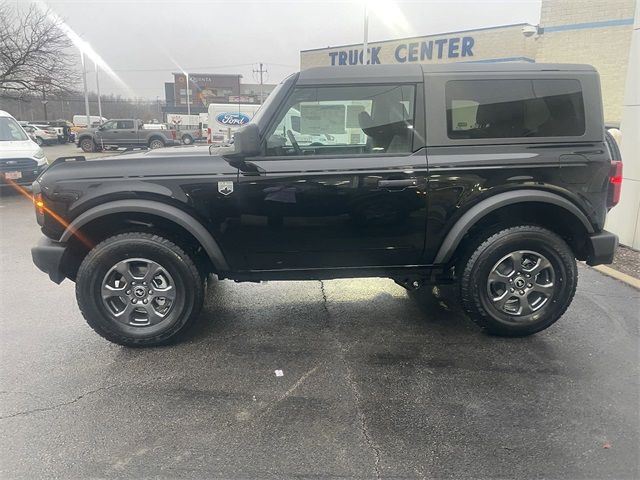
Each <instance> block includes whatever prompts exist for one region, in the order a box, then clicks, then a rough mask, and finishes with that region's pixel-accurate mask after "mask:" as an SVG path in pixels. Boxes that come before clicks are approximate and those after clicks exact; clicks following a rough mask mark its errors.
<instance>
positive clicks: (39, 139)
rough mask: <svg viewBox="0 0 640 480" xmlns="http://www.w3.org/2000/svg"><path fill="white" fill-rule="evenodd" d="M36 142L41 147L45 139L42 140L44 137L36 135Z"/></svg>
mask: <svg viewBox="0 0 640 480" xmlns="http://www.w3.org/2000/svg"><path fill="white" fill-rule="evenodd" d="M36 143H37V144H38V146H39V147H41V146H42V145H43V144H44V141H43V140H42V138H40V137H36Z"/></svg>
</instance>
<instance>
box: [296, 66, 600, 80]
mask: <svg viewBox="0 0 640 480" xmlns="http://www.w3.org/2000/svg"><path fill="white" fill-rule="evenodd" d="M540 71H566V72H576V71H582V72H584V71H592V72H595V71H596V70H595V68H594V67H592V66H591V65H582V64H571V63H525V62H522V63H520V62H505V63H473V62H456V63H446V64H433V65H431V64H419V63H412V64H407V63H405V64H398V65H353V66H341V67H314V68H309V69H307V70H303V71H301V72H300V76H299V78H298V82H297V83H298V84H299V85H304V84H307V85H311V84H315V83H325V82H329V81H330V82H335V83H350V82H356V83H360V82H367V81H368V82H371V81H373V82H386V81H398V80H402V81H405V82H421V81H422V79H423V74H424V73H450V72H540Z"/></svg>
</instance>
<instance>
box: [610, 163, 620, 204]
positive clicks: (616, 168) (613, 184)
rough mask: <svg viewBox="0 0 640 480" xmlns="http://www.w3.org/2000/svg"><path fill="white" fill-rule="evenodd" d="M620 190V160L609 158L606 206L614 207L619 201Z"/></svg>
mask: <svg viewBox="0 0 640 480" xmlns="http://www.w3.org/2000/svg"><path fill="white" fill-rule="evenodd" d="M621 192H622V162H621V161H620V160H611V170H610V172H609V192H608V196H607V206H608V207H609V208H612V207H615V206H616V205H617V204H618V203H619V202H620V193H621Z"/></svg>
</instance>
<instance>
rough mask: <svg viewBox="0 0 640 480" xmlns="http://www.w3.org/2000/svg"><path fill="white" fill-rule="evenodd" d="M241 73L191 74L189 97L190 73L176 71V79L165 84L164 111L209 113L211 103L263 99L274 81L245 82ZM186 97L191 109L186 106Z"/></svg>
mask: <svg viewBox="0 0 640 480" xmlns="http://www.w3.org/2000/svg"><path fill="white" fill-rule="evenodd" d="M241 79H242V75H239V74H210V73H191V74H189V92H188V93H189V95H188V97H187V77H186V75H184V74H183V73H174V74H173V82H166V83H165V84H164V91H165V105H166V107H164V108H163V112H164V113H181V114H184V113H187V110H189V111H191V113H193V114H198V113H206V112H207V108H208V107H209V104H211V103H256V104H260V103H262V101H261V98H260V92H261V91H262V97H263V98H262V99H266V98H267V96H268V95H269V93H271V90H273V89H274V88H275V85H271V84H263V85H262V89H261V86H260V84H254V83H242V81H241ZM187 98H188V101H189V109H187Z"/></svg>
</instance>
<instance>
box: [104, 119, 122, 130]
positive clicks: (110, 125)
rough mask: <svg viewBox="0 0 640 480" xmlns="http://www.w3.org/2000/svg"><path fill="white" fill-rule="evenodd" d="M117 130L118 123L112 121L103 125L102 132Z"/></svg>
mask: <svg viewBox="0 0 640 480" xmlns="http://www.w3.org/2000/svg"><path fill="white" fill-rule="evenodd" d="M116 128H118V122H116V121H115V120H111V121H110V122H107V123H105V124H104V125H102V130H115V129H116Z"/></svg>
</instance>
